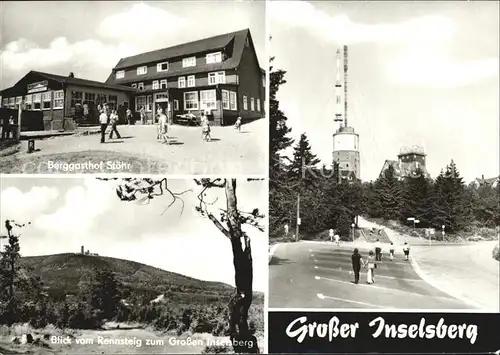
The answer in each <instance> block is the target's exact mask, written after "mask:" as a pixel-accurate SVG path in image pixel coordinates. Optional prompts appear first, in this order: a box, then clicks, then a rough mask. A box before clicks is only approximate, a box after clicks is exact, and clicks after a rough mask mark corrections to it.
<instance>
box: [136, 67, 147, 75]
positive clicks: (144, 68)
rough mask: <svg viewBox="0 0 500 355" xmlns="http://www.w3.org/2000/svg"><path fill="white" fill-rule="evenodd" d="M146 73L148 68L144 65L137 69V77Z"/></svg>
mask: <svg viewBox="0 0 500 355" xmlns="http://www.w3.org/2000/svg"><path fill="white" fill-rule="evenodd" d="M147 72H148V67H147V66H145V65H144V66H142V67H138V68H137V75H144V74H146V73H147Z"/></svg>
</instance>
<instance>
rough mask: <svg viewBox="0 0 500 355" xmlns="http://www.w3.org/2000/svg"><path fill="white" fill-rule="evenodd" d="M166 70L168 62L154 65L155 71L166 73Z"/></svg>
mask: <svg viewBox="0 0 500 355" xmlns="http://www.w3.org/2000/svg"><path fill="white" fill-rule="evenodd" d="M167 70H168V62H163V63H158V64H156V71H157V72H161V71H167Z"/></svg>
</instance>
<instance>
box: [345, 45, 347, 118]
mask: <svg viewBox="0 0 500 355" xmlns="http://www.w3.org/2000/svg"><path fill="white" fill-rule="evenodd" d="M344 127H347V46H344Z"/></svg>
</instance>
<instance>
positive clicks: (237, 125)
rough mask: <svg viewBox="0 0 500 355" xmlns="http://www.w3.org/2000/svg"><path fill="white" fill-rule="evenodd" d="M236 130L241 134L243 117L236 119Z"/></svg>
mask: <svg viewBox="0 0 500 355" xmlns="http://www.w3.org/2000/svg"><path fill="white" fill-rule="evenodd" d="M234 129H237V130H238V131H239V132H241V116H238V118H237V119H236V123H235V124H234Z"/></svg>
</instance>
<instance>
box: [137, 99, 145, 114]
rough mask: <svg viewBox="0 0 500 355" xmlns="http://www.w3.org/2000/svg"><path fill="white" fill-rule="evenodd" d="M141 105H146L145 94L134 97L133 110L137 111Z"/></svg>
mask: <svg viewBox="0 0 500 355" xmlns="http://www.w3.org/2000/svg"><path fill="white" fill-rule="evenodd" d="M141 107H146V96H136V97H135V111H137V112H139V111H140V110H141Z"/></svg>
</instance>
